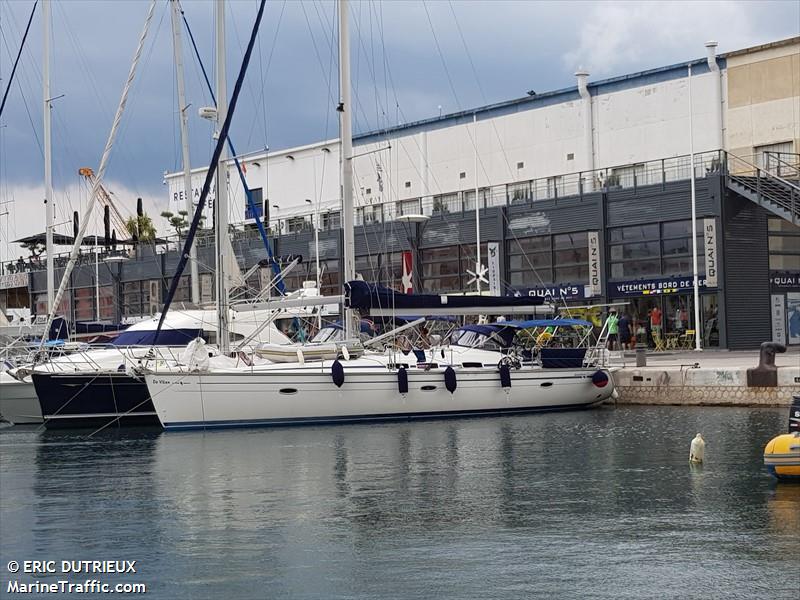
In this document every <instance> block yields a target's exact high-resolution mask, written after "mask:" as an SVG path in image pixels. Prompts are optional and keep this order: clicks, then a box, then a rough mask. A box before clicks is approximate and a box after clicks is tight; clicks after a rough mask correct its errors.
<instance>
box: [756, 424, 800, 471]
mask: <svg viewBox="0 0 800 600" xmlns="http://www.w3.org/2000/svg"><path fill="white" fill-rule="evenodd" d="M764 464H765V465H766V467H767V470H768V471H769V472H770V473H771V474H772V475H774V476H775V477H777V478H778V479H782V480H783V479H786V480H796V481H800V433H784V434H782V435H779V436H776V437H774V438H772V439H771V440H770V441H769V443H768V444H767V446H766V448H764Z"/></svg>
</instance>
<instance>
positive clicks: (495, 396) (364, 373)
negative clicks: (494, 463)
mask: <svg viewBox="0 0 800 600" xmlns="http://www.w3.org/2000/svg"><path fill="white" fill-rule="evenodd" d="M338 13H339V14H338V17H339V56H340V69H339V71H340V93H341V98H340V104H339V107H338V109H337V110H338V111H339V113H340V135H341V145H342V146H341V147H342V173H341V185H342V216H343V219H342V221H343V225H342V226H343V230H344V232H343V233H344V236H343V237H344V251H343V256H344V280H345V281H347V282H350V283H349V289H348V290H347V291H348V302H349V308H348V309H347V310H345V319H344V330H345V334H346V338H352V337H353V332H354V329H353V321H354V319H353V317H354V314H355V313H354V310H353V308H355V307H356V305H358V306H359V307H361V308H372V309H374V308H375V307H376V306H382V307H384V309H385V308H386V307H390V308H391V307H393V306H397V308H400V306H399V304H398V300H399V299H400V298H399V297H394V296H393V297H392V298H391V299H388V300H387V299H386V298H384V299H383V300H379V302H378V303H376V304H374V305H372V306H365V305H364V304H363V303H361V302H360V301H357V300H356V298H355V295H356V294H355V292H359V291H360V292H363V291H364V290H363V289H361V290H359V289H357V288H360V287H362V285H363V282H353V280H354V279H355V277H354V264H355V257H354V245H353V236H354V226H353V215H354V208H353V189H352V157H353V151H352V132H351V103H350V76H349V43H348V3H347V0H339V11H338ZM220 20H221V17H220V13H218V18H217V25H218V27H220V26H221V23H220ZM220 35H221V34H220V30H219V29H218V37H217V40H218V46H217V49H218V52H220V51H221V50H222V47H221V45H220V43H219V41H220ZM220 62H224V61H223V60H222V59H219V60H218V63H220ZM218 81H219V80H218ZM220 95H222V94H220ZM367 287H368V286H367ZM368 291H369V290H368ZM360 295H361V296H363V295H364V294H363V293H361V294H360ZM459 300H466V301H463V302H459ZM477 300H478V302H477V303H476V302H475V301H474V300H473V299H450V298H448V297H447V296H430V297H425V298H423V297H421V296H417V297H415V298H414V300H413V302H416V303H418V306H417V308H418V309H419V310H420V311H421V312H422V314H434V313H436V314H441V313H443V312H449V313H450V314H465V311H466V310H470V309H469V307H468V306H467V305H468V304H471V305H472V306H473V307H474V308H473V309H471V310H472V313H473V314H492V312H493V314H509V313H512V312H527V313H533V312H535V307H534V306H533V300H532V299H514V300H513V301H512V300H510V299H501V298H493V299H491V300H489V299H484V298H478V299H477ZM504 302H505V303H506V305H503V303H504ZM525 302H527V303H528V305H527V306H524V305H523V303H525ZM458 304H463V306H462V307H461V308H458V307H457V306H455V307H454V305H458ZM406 314H408V313H406ZM221 325H222V324H221ZM220 330H222V326H221V327H220ZM427 352H430V356H428V354H427ZM427 352H426V355H425V357H424V360H422V361H420V360H418V359H417V357H416V356H415V355H414V354H404V353H402V352H399V351H395V350H391V349H389V350H386V351H385V352H383V353H376V352H373V353H365V354H363V355H361V356H359V357H357V358H355V357H350V356H349V354H348V352H347V351H346V350H342V357H341V359H338V358H337V359H335V360H320V361H298V362H297V363H294V364H286V363H279V364H266V365H258V366H256V365H253V366H249V367H245V368H227V369H207V370H202V371H201V370H195V371H191V372H181V371H177V370H174V369H171V370H166V371H161V372H158V371H152V370H151V371H143V372H142V373H143V376H144V379H145V381H146V383H147V387H148V390H149V393H150V396H151V398H152V401H153V405H154V407H155V411H156V414H157V416H158V419H159V420H160V422H161V424H162V425H163V426H164V428H165V429H191V428H214V427H235V426H255V425H278V424H297V423H309V422H312V423H333V422H352V421H364V420H391V419H409V418H431V417H444V416H457V415H486V414H500V413H516V412H526V411H531V410H544V409H550V410H553V409H566V408H581V407H586V406H590V405H592V404H594V403H597V402H601V401H603V400H605V399H607V398H608V397H610V396H611V395H612V393H613V391H614V386H613V382H612V379H611V375H610V374H609V373H608V371H606V370H604V369H598V368H597V367H593V366H588V367H584V366H582V364H581V366H578V367H575V368H566V369H546V368H542V367H534V366H532V365H528V366H521V365H520V367H519V368H514V369H513V370H512V368H511V367H510V366H509V365H508V364H505V362H504V358H505V355H504V354H503V353H502V352H500V351H498V350H489V349H484V348H476V347H474V346H468V347H467V346H461V345H459V344H458V343H456V344H450V345H446V346H439V347H434V348H433V349H431V350H428V351H427Z"/></svg>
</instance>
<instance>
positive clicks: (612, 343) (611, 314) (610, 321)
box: [606, 308, 619, 350]
mask: <svg viewBox="0 0 800 600" xmlns="http://www.w3.org/2000/svg"><path fill="white" fill-rule="evenodd" d="M606 328H607V331H608V347H609V349H610V350H616V349H617V337H618V336H619V319H618V318H617V309H616V308H612V309H611V310H609V311H608V317H607V318H606Z"/></svg>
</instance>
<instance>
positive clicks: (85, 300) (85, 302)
mask: <svg viewBox="0 0 800 600" xmlns="http://www.w3.org/2000/svg"><path fill="white" fill-rule="evenodd" d="M72 295H73V298H75V320H76V321H94V288H93V287H85V288H77V289H75V290H73V292H72Z"/></svg>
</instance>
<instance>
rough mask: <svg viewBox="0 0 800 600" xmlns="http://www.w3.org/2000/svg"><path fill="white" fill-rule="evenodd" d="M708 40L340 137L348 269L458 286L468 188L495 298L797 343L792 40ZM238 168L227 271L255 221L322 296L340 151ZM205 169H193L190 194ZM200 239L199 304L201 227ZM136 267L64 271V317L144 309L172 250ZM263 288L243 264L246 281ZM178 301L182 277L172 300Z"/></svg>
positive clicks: (204, 254) (641, 323) (206, 254)
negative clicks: (735, 45) (696, 52)
mask: <svg viewBox="0 0 800 600" xmlns="http://www.w3.org/2000/svg"><path fill="white" fill-rule="evenodd" d="M714 49H715V45H713V44H709V45H708V46H707V52H708V55H707V57H706V58H704V59H702V60H694V61H689V62H687V63H682V64H678V65H671V66H667V67H662V68H659V69H653V70H650V71H645V72H642V73H635V74H631V75H626V76H622V77H616V78H612V79H608V80H604V81H600V82H588V74H586V73H585V72H581V71H579V72H578V73H576V77H577V85H576V87H573V88H570V89H565V90H558V91H554V92H548V93H542V94H535V95H529V96H526V97H525V98H521V99H516V100H511V101H508V102H504V103H499V104H496V105H492V106H486V107H481V108H478V109H474V110H470V111H465V112H462V113H458V114H454V115H447V116H444V117H440V118H436V119H430V120H426V121H420V122H417V123H410V124H405V125H399V126H397V127H394V128H391V129H389V130H386V131H381V132H372V133H367V134H364V135H360V136H356V138H355V140H354V154H355V158H354V168H355V186H356V190H355V191H356V206H357V208H356V211H357V214H356V224H357V231H356V255H357V259H356V260H357V264H356V270H357V271H358V272H359V273H360V274H361V275H362V276H363V277H364V278H365V279H367V280H375V281H382V282H385V283H387V284H389V285H395V286H398V287H399V286H400V285H401V281H400V280H401V277H402V256H403V253H406V252H411V253H412V255H413V266H414V268H413V271H414V288H415V290H417V291H427V292H436V293H451V292H474V291H475V289H476V287H475V283H474V282H473V281H472V279H473V276H472V274H471V273H470V271H471V272H473V273H474V272H475V270H476V259H477V255H478V245H477V238H478V233H477V228H478V219H477V218H476V216H478V215H476V196H477V203H478V204H479V206H480V211H479V221H480V256H481V261H480V262H481V267H483V266H485V267H486V268H487V269H488V271H489V272H491V273H492V274H493V278H492V279H493V281H492V282H491V283H492V291H493V292H495V293H503V294H537V295H545V296H549V297H551V298H552V299H553V300H554V301H555V302H556V303H557V304H563V305H566V306H571V307H573V309H572V310H573V313H581V314H585V315H587V316H596V313H597V311H592V310H591V309H587V308H585V307H586V306H591V305H594V304H605V303H611V302H613V303H617V302H619V303H623V306H624V308H623V309H622V310H625V311H628V312H629V313H630V314H631V316H632V317H633V318H634V321H636V322H637V324H638V326H637V329H641V331H640V334H643V333H644V330H645V329H646V328H649V325H648V327H645V325H646V324H649V323H650V321H651V317H650V316H648V315H652V313H653V309H654V308H656V307H657V308H658V311H657V312H660V313H661V315H662V320H663V331H664V334H665V335H669V336H672V337H671V338H670V339H677V337H681V338H684V337H686V333H687V332H698V334H697V335H700V336H701V339H702V341H703V344H704V345H705V346H712V347H722V348H730V349H738V348H752V347H755V346H757V345H758V344H759V343H760V342H762V341H765V340H768V339H775V340H778V341H785V342H787V343H800V227H798V224H800V195H798V192H800V188H797V189H795V186H797V180H798V173H797V168H798V154H797V152H798V151H800V38H794V39H790V40H784V41H781V42H775V43H773V44H768V45H765V46H759V47H756V48H749V49H745V50H741V51H737V52H732V53H728V54H726V55H720V56H716V55H715V54H714ZM690 100H691V102H690ZM690 126H691V127H690ZM690 130H691V132H692V135H691V136H690ZM690 151H693V152H694V165H692V160H691V158H690V156H689V153H690ZM241 162H242V164H243V165H244V169H243V170H244V172H243V174H242V176H243V178H244V179H245V181H246V182H247V186H248V188H249V189H250V191H251V194H252V203H249V202H248V201H247V200H246V195H245V191H244V187H243V186H242V185H241V181H240V175H239V174H238V173H237V172H236V171H235V170H234V168H233V167H232V166H231V168H229V172H228V174H227V179H228V182H229V183H228V185H229V190H230V197H231V210H232V214H231V219H232V220H233V221H237V220H238V221H240V225H239V226H238V230H237V231H236V232H234V234H233V238H234V249H235V250H236V252H237V255H238V256H239V260H240V263H241V266H242V267H244V268H249V267H251V266H253V265H256V264H257V263H258V261H259V260H261V259H263V258H264V256H265V251H264V248H263V247H262V246H260V242H259V240H258V238H257V235H256V233H255V231H254V230H253V229H252V224H253V222H254V218H261V219H262V220H263V221H264V222H265V223H266V224H267V225H268V227H269V231H270V232H271V234H272V235H273V243H274V250H275V252H276V253H277V254H278V255H280V256H283V257H288V256H290V255H302V256H303V257H304V262H303V263H302V265H299V266H297V267H295V268H294V269H293V270H292V271H291V272H290V273H289V274H288V275H287V278H286V279H287V285H288V286H289V287H299V285H300V284H301V282H302V281H303V280H307V279H310V280H314V279H316V277H317V273H316V263H317V260H316V254H317V253H318V254H319V264H320V283H321V287H322V288H323V291H325V292H328V293H339V291H340V287H341V281H340V277H339V274H340V273H341V264H340V255H341V254H340V248H341V231H340V229H339V227H340V220H341V219H340V214H339V208H338V206H339V184H338V172H339V152H338V142H337V140H327V141H325V142H320V143H316V144H311V145H308V146H304V147H299V148H293V149H288V150H283V151H278V152H269V153H266V154H264V153H262V154H254V155H250V156H246V157H243V158H242V161H241ZM692 172H693V173H694V180H695V181H694V185H695V215H696V217H697V227H696V229H695V230H694V231H692V221H691V219H692V193H691V187H692V186H691V179H692V178H691V174H692ZM204 175H205V169H200V170H196V171H195V172H194V173H193V186H195V188H196V189H194V190H192V191H191V192H190V193H191V194H192V196H193V197H194V198H195V200H196V198H197V196H199V187H200V182H201V180H202V178H203V177H204ZM165 183H166V186H167V188H168V190H169V195H170V202H171V209H172V210H173V211H177V210H180V209H183V208H184V206H185V196H184V194H185V191H184V189H183V176H182V174H181V173H175V174H169V175H167V176H166V178H165ZM476 192H477V193H476ZM795 203H796V205H795ZM212 205H213V202H212ZM408 215H424V216H425V217H428V218H427V220H425V221H419V220H418V219H411V220H409V219H404V218H403V217H404V216H408ZM212 218H213V215H212V213H211V212H209V213H208V219H207V221H208V223H209V224H210V223H211V221H212ZM314 229H317V230H318V235H317V238H318V242H317V241H315V235H314ZM693 238H696V242H697V244H696V246H697V268H698V273H699V281H700V288H701V294H700V322H699V323H695V317H694V306H693V302H694V300H693V271H694V264H693V263H694V260H693V255H692V241H693ZM198 243H199V258H198V261H199V263H200V271H201V274H200V278H201V296H202V299H203V300H205V301H210V300H212V299H213V288H214V286H213V284H212V277H213V265H214V248H213V239H212V238H211V237H210V232H204V233H203V235H201V236H200V238H199V240H198ZM133 258H134V260H128V261H126V262H123V263H113V264H103V265H102V267H100V268H99V269H95V268H93V265H92V264H91V263H89V264H87V265H86V266H84V267H81V268H80V269H78V270H77V271H76V273H75V274H74V275H73V282H72V284H73V291H72V294H71V297H70V298H69V299H68V302H69V306H66V305H65V306H64V307H63V309H64V312H65V313H66V314H72V315H73V318H75V319H77V320H83V319H85V318H86V317H90V318H97V317H99V318H101V319H111V318H112V317H114V318H116V317H126V316H130V317H133V316H136V315H140V314H141V315H144V314H150V313H152V312H153V311H154V310H157V309H158V307H159V306H160V302H161V300H162V298H163V294H164V290H165V278H168V277H170V276H171V274H172V272H173V271H174V268H175V265H176V264H177V260H178V252H177V251H176V249H175V248H174V245H173V246H165V247H163V248H162V249H161V250H160V251H158V252H156V251H155V250H154V249H152V248H151V249H147V248H145V247H140V248H138V249H137V250H136V255H135V256H134V257H133ZM88 260H91V259H88ZM56 277H57V278H58V273H57V274H56ZM269 278H270V275H269V271H268V269H266V268H262V269H259V270H256V271H254V273H253V274H251V285H252V286H253V287H255V288H259V287H260V286H261V285H263V284H264V283H265V282H267V281H269ZM95 280H97V281H99V286H95V283H94V281H95ZM486 285H487V284H484V286H486ZM43 288H44V274H43V273H39V272H35V273H33V274H32V276H31V281H30V289H31V293H32V294H33V296H34V302H35V304H36V305H37V306H36V308H37V310H38V311H40V312H41V309H42V300H43V298H42V291H43ZM97 288H99V289H100V293H99V294H98V293H97ZM87 290H88V291H87ZM188 294H189V283H188V278H185V281H184V282H183V284H182V288H181V290H179V300H188ZM98 305H99V306H98ZM795 313H796V315H795Z"/></svg>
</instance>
